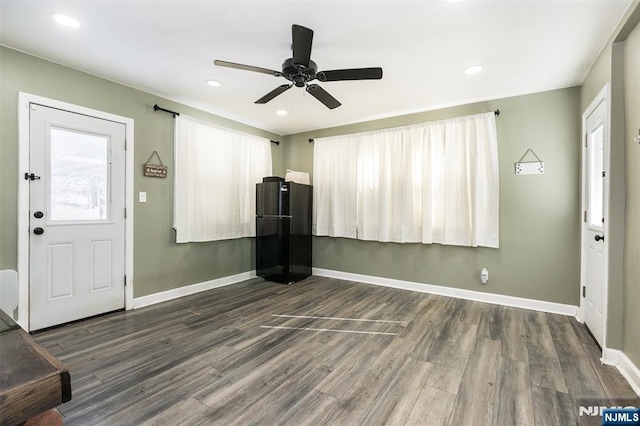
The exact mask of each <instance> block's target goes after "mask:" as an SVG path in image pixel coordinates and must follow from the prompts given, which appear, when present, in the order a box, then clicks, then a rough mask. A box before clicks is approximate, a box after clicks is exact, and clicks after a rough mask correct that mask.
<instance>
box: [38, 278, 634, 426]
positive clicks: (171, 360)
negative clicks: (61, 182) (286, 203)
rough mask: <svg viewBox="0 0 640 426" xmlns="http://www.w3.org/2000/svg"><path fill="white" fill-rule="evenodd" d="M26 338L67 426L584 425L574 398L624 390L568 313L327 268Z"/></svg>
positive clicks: (624, 395)
mask: <svg viewBox="0 0 640 426" xmlns="http://www.w3.org/2000/svg"><path fill="white" fill-rule="evenodd" d="M318 317H322V318H318ZM365 319H368V320H375V321H364V320H365ZM35 338H36V340H37V341H38V342H40V343H41V344H42V345H44V346H45V347H46V348H48V349H49V350H50V351H51V352H52V353H53V354H54V355H56V356H57V357H58V358H59V359H60V360H61V361H62V362H63V363H65V365H66V366H67V367H68V368H69V370H70V372H71V378H72V389H73V399H72V400H71V401H70V402H69V403H66V404H64V405H62V406H61V407H60V412H61V413H62V414H63V416H64V419H65V424H67V425H74V424H78V425H93V424H114V425H138V424H148V425H152V424H155V425H177V424H241V425H245V424H247V425H248V424H260V425H271V424H290V425H377V424H389V425H452V426H457V425H474V426H476V425H491V424H493V425H516V424H518V425H527V424H529V425H534V424H535V425H562V426H564V425H572V424H594V425H599V424H600V418H598V417H594V418H590V417H587V416H580V415H579V410H578V406H579V405H580V404H584V400H583V399H585V398H587V399H589V398H590V400H592V401H596V402H599V403H610V404H616V403H617V402H620V401H622V402H628V399H629V398H635V394H634V393H633V391H632V390H631V388H630V387H629V385H628V384H627V382H626V381H625V380H624V378H623V377H622V376H621V375H620V374H619V373H618V372H617V370H615V369H614V368H612V367H606V366H602V365H601V364H600V362H599V356H600V353H599V350H598V347H597V346H596V344H595V343H594V342H593V340H592V339H591V337H590V336H589V335H588V332H587V331H586V329H585V328H584V326H582V325H580V324H579V323H577V322H576V321H575V319H574V318H569V317H564V316H560V315H552V314H545V313H541V312H535V311H527V310H522V309H515V308H507V307H502V306H496V305H490V304H484V303H478V302H470V301H464V300H457V299H451V298H447V297H442V296H435V295H428V294H422V293H415V292H409V291H403V290H396V289H390V288H383V287H376V286H371V285H367V284H358V283H351V282H347V281H339V280H333V279H327V278H316V277H312V278H309V279H307V280H305V281H302V282H299V283H296V284H294V285H291V286H283V285H280V284H274V283H269V282H264V281H262V280H261V279H254V280H250V281H247V282H244V283H241V284H236V285H232V286H228V287H224V288H220V289H216V290H212V291H208V292H205V293H200V294H197V295H193V296H188V297H184V298H182V299H179V300H175V301H171V302H167V303H163V304H158V305H155V306H152V307H148V308H143V309H139V310H135V311H129V312H118V313H113V314H109V315H105V316H102V317H98V318H93V319H90V320H87V321H82V322H77V323H75V324H71V325H67V326H64V327H60V328H56V329H52V330H48V331H44V332H41V333H37V334H35Z"/></svg>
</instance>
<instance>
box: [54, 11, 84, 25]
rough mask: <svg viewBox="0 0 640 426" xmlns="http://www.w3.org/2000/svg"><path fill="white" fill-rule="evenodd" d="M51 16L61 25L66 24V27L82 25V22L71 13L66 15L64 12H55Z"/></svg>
mask: <svg viewBox="0 0 640 426" xmlns="http://www.w3.org/2000/svg"><path fill="white" fill-rule="evenodd" d="M51 17H52V18H53V19H54V20H55V21H56V22H57V23H58V24H60V25H64V26H65V27H70V28H78V27H79V26H80V22H78V20H77V19H75V18H72V17H71V16H69V15H65V14H64V13H59V12H53V13H52V14H51Z"/></svg>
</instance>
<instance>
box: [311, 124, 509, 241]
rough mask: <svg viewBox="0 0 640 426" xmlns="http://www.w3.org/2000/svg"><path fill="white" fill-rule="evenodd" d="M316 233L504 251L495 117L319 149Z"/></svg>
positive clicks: (336, 141)
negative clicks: (501, 235) (500, 236)
mask: <svg viewBox="0 0 640 426" xmlns="http://www.w3.org/2000/svg"><path fill="white" fill-rule="evenodd" d="M313 183H314V222H313V226H314V233H315V235H324V236H333V237H347V238H359V239H362V240H372V241H383V242H399V243H414V242H420V243H424V244H430V243H441V244H451V245H462V246H473V247H475V246H486V247H498V241H499V235H498V210H499V199H498V196H499V186H498V141H497V133H496V125H495V115H494V113H486V114H478V115H472V116H468V117H460V118H455V119H450V120H443V121H436V122H428V123H422V124H417V125H413V126H406V127H398V128H392V129H385V130H379V131H373V132H366V133H358V134H351V135H344V136H335V137H329V138H317V139H315V142H314V170H313Z"/></svg>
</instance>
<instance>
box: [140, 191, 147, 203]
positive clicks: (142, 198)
mask: <svg viewBox="0 0 640 426" xmlns="http://www.w3.org/2000/svg"><path fill="white" fill-rule="evenodd" d="M138 201H140V202H141V203H146V202H147V193H146V192H141V193H140V194H139V195H138Z"/></svg>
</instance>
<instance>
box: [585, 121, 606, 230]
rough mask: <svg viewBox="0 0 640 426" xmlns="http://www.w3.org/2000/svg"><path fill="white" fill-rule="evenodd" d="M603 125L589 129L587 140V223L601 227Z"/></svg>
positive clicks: (602, 210)
mask: <svg viewBox="0 0 640 426" xmlns="http://www.w3.org/2000/svg"><path fill="white" fill-rule="evenodd" d="M603 171H604V126H603V125H602V124H599V125H598V126H597V127H595V128H594V129H592V130H591V135H590V140H589V225H590V226H592V227H596V228H602V218H603V212H604V209H603V200H604V198H603V194H604V178H603V176H602V173H603Z"/></svg>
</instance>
